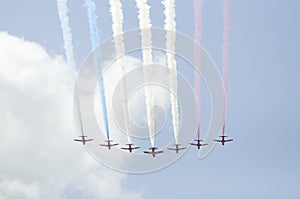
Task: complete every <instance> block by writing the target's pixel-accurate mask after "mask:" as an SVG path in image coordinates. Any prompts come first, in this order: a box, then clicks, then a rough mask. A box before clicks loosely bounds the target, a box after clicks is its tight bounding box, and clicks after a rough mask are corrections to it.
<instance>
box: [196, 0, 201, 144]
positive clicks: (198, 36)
mask: <svg viewBox="0 0 300 199" xmlns="http://www.w3.org/2000/svg"><path fill="white" fill-rule="evenodd" d="M194 17H195V27H194V28H195V32H194V35H195V41H196V42H197V43H198V44H199V45H200V42H201V37H202V0H194ZM194 59H195V60H194V61H195V66H196V67H197V68H198V70H195V91H196V100H197V108H198V112H197V124H198V131H197V133H198V140H200V93H201V92H200V87H201V86H200V83H201V77H200V74H199V71H200V61H201V60H200V51H199V48H197V46H195V48H194Z"/></svg>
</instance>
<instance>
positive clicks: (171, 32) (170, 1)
mask: <svg viewBox="0 0 300 199" xmlns="http://www.w3.org/2000/svg"><path fill="white" fill-rule="evenodd" d="M163 5H164V6H165V10H164V14H165V30H168V32H167V35H166V48H167V50H168V51H170V52H171V53H168V52H167V63H168V67H169V68H170V69H171V70H172V71H173V72H171V73H170V74H169V82H170V87H171V88H172V90H173V92H174V93H171V95H170V97H171V112H172V121H173V131H174V137H175V141H176V144H178V132H179V124H178V101H177V68H176V67H177V66H176V65H177V63H176V60H175V55H174V54H173V53H174V52H175V39H176V35H175V34H176V33H175V31H176V21H175V0H164V1H163Z"/></svg>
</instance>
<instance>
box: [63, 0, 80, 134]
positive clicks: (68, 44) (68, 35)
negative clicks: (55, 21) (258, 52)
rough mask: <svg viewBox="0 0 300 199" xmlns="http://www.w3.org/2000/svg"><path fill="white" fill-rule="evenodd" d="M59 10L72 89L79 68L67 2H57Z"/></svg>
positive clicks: (78, 102)
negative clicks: (76, 61) (75, 56)
mask: <svg viewBox="0 0 300 199" xmlns="http://www.w3.org/2000/svg"><path fill="white" fill-rule="evenodd" d="M57 10H58V16H59V20H60V24H61V29H62V33H63V40H64V49H65V54H66V59H67V64H68V66H69V67H70V69H71V70H72V74H71V81H72V82H71V83H72V86H71V87H72V88H73V84H74V81H75V78H76V73H77V68H76V63H75V59H74V52H73V42H72V32H71V28H70V25H69V17H68V11H69V10H68V6H67V0H57ZM75 97H76V100H77V101H75V102H74V103H75V107H76V108H77V111H78V118H77V120H78V122H79V126H80V134H81V135H82V136H84V130H83V120H82V116H81V115H82V114H81V108H80V101H79V97H78V94H76V96H75Z"/></svg>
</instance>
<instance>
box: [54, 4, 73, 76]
mask: <svg viewBox="0 0 300 199" xmlns="http://www.w3.org/2000/svg"><path fill="white" fill-rule="evenodd" d="M67 2H68V0H57V10H58V16H59V20H60V24H61V29H62V33H63V40H64V49H65V53H66V58H67V63H68V65H69V67H70V68H71V70H72V72H73V73H74V74H73V75H74V76H75V74H76V71H77V70H76V68H75V66H76V64H75V60H74V54H73V44H72V33H71V28H70V25H69V17H68V11H69V10H68V6H67ZM73 78H74V77H73Z"/></svg>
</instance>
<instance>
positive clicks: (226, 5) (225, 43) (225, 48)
mask: <svg viewBox="0 0 300 199" xmlns="http://www.w3.org/2000/svg"><path fill="white" fill-rule="evenodd" d="M223 15H224V19H223V20H224V21H223V29H224V30H223V46H222V48H223V49H222V51H223V53H222V54H223V81H224V89H225V92H224V95H223V128H222V135H224V131H225V120H226V93H227V83H228V67H229V31H230V13H229V0H223Z"/></svg>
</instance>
